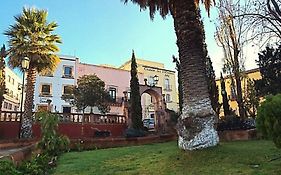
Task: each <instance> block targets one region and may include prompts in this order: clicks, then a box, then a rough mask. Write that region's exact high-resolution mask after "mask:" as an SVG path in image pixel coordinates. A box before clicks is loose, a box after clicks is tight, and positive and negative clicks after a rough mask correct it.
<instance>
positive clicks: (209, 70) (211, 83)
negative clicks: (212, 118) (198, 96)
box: [206, 56, 221, 114]
mask: <svg viewBox="0 0 281 175" xmlns="http://www.w3.org/2000/svg"><path fill="white" fill-rule="evenodd" d="M206 74H207V82H208V90H209V95H210V99H211V104H212V108H213V109H214V111H215V112H216V113H217V114H219V111H220V107H221V105H220V103H219V90H218V86H217V85H216V75H215V71H214V68H213V65H212V61H211V58H210V57H209V56H207V57H206Z"/></svg>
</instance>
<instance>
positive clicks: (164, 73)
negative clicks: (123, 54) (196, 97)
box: [120, 59, 179, 118]
mask: <svg viewBox="0 0 281 175" xmlns="http://www.w3.org/2000/svg"><path fill="white" fill-rule="evenodd" d="M136 62H137V65H138V72H139V73H142V74H143V75H144V78H145V79H146V80H147V84H148V85H154V84H155V83H156V82H155V81H154V77H155V75H156V76H158V78H159V80H158V82H157V84H155V86H158V87H162V94H163V96H164V98H165V101H166V104H167V108H168V109H171V110H174V111H178V110H179V103H178V101H179V100H178V92H177V87H176V76H175V71H172V70H167V69H165V67H164V64H163V63H158V62H154V61H147V60H142V59H136ZM120 69H124V70H130V69H131V60H129V61H127V62H126V63H124V64H123V65H122V66H120ZM142 102H144V103H143V104H142V107H143V118H153V116H154V105H153V98H152V97H151V96H150V95H148V94H143V95H142Z"/></svg>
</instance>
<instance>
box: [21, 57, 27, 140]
mask: <svg viewBox="0 0 281 175" xmlns="http://www.w3.org/2000/svg"><path fill="white" fill-rule="evenodd" d="M21 68H22V87H21V104H20V126H19V138H20V133H21V122H22V113H23V111H22V107H23V93H24V78H25V71H27V70H28V68H29V58H28V57H24V58H23V59H22V60H21Z"/></svg>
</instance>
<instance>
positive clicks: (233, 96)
mask: <svg viewBox="0 0 281 175" xmlns="http://www.w3.org/2000/svg"><path fill="white" fill-rule="evenodd" d="M234 86H235V85H234V84H231V85H230V100H232V101H235V100H236V90H235V87H234Z"/></svg>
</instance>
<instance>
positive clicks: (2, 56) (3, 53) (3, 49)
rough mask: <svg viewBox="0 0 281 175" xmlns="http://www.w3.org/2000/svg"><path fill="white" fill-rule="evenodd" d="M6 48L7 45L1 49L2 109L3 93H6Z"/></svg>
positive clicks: (0, 85)
mask: <svg viewBox="0 0 281 175" xmlns="http://www.w3.org/2000/svg"><path fill="white" fill-rule="evenodd" d="M6 55H7V53H6V49H5V45H3V47H2V48H1V51H0V110H1V107H2V103H3V100H4V97H3V95H4V94H5V93H6V86H5V57H6Z"/></svg>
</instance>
